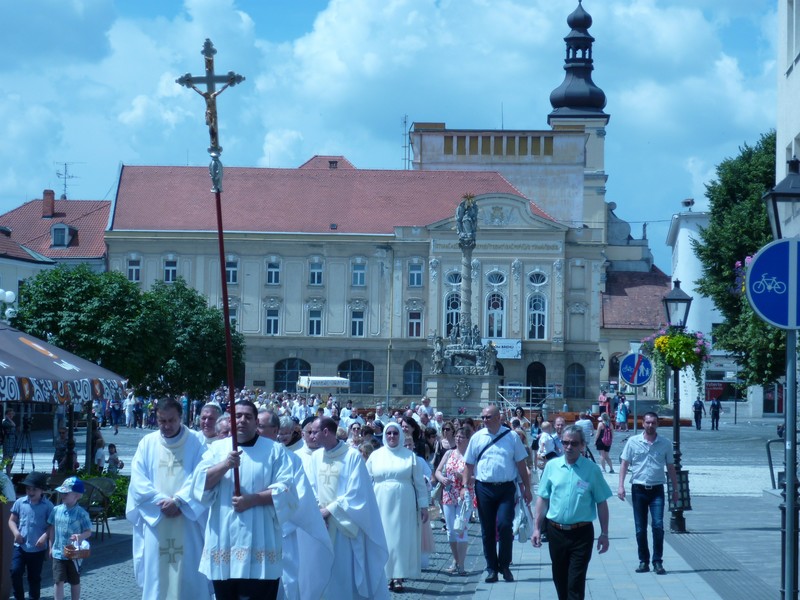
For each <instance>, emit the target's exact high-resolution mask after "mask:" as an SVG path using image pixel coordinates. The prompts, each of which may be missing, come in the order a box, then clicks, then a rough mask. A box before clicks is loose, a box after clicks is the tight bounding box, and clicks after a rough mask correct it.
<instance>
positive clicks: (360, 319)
mask: <svg viewBox="0 0 800 600" xmlns="http://www.w3.org/2000/svg"><path fill="white" fill-rule="evenodd" d="M366 322H367V314H366V311H365V310H364V309H357V310H353V311H351V312H350V336H351V337H364V335H365V331H366Z"/></svg>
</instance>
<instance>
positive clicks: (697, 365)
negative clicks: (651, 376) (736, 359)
mask: <svg viewBox="0 0 800 600" xmlns="http://www.w3.org/2000/svg"><path fill="white" fill-rule="evenodd" d="M641 352H642V353H643V354H645V355H647V356H649V357H650V358H651V359H653V361H654V363H655V365H656V375H657V377H658V379H660V380H662V381H663V378H664V376H665V375H666V367H670V368H671V369H677V370H679V371H680V370H681V369H685V368H687V367H688V368H690V369H691V370H692V376H693V377H694V380H695V381H696V382H697V385H698V386H702V384H703V370H704V365H705V363H707V362H708V361H709V360H711V344H710V343H709V342H708V341H707V340H706V339H705V336H704V335H703V333H702V332H701V331H679V330H675V329H670V330H667V329H661V330H659V331H658V332H656V333H654V334H653V335H650V336H648V337H646V338H645V339H643V340H642V347H641Z"/></svg>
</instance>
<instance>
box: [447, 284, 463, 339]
mask: <svg viewBox="0 0 800 600" xmlns="http://www.w3.org/2000/svg"><path fill="white" fill-rule="evenodd" d="M460 316H461V296H460V295H459V294H458V292H453V293H451V294H447V296H446V297H445V299H444V324H445V325H444V331H445V337H450V332H451V331H452V330H453V328H454V327H455V326H456V325H458V321H459V318H460Z"/></svg>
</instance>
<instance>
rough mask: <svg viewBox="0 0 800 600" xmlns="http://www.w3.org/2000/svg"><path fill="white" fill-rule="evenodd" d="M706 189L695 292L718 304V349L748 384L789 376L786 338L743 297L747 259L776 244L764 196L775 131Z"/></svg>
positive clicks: (725, 166) (728, 163)
mask: <svg viewBox="0 0 800 600" xmlns="http://www.w3.org/2000/svg"><path fill="white" fill-rule="evenodd" d="M716 174H717V178H716V179H715V180H714V181H712V182H711V183H709V184H708V185H707V186H706V197H707V198H708V200H709V203H710V215H709V224H708V227H706V228H705V229H703V230H702V231H701V232H700V239H699V240H695V241H693V244H692V245H693V248H694V251H695V254H696V255H697V257H698V259H699V260H700V263H701V264H702V269H703V277H702V278H701V279H700V280H699V281H697V282H695V283H696V286H697V290H698V291H699V292H700V293H701V294H702V295H703V296H705V297H707V298H710V299H712V300H713V301H714V304H715V306H716V307H717V308H718V309H719V311H720V312H721V313H722V316H723V317H724V321H723V322H722V323H721V324H720V325H719V326H717V327H716V328H715V329H714V345H715V347H717V348H722V349H724V350H727V351H728V352H731V353H732V354H733V355H734V356H736V358H737V362H738V363H739V365H740V367H741V378H742V379H743V380H744V382H745V384H747V385H758V384H767V383H771V382H774V381H775V380H776V379H777V378H778V377H779V376H781V375H783V374H784V372H785V364H786V357H785V354H786V353H785V349H786V336H785V334H784V333H783V332H782V331H781V330H780V329H776V328H775V327H772V326H771V325H768V324H767V323H765V322H764V321H762V320H761V319H760V318H759V317H758V316H757V315H756V314H755V313H754V312H753V310H752V308H750V305H749V303H748V302H747V297H746V295H745V294H744V292H743V290H744V279H743V278H744V273H745V263H746V259H747V257H751V256H753V255H754V254H755V253H756V252H757V251H758V250H759V249H760V248H761V247H762V246H764V245H765V244H767V243H769V242H770V241H772V234H771V232H770V227H769V220H768V218H767V212H766V209H765V208H764V203H763V202H762V201H761V197H762V196H763V195H764V193H765V192H766V191H767V190H769V189H770V188H772V187H773V186H774V185H775V132H774V131H770V132H769V133H765V134H763V135H762V136H761V138H760V139H759V140H758V142H757V143H756V145H755V146H752V147H751V146H749V145H747V144H745V145H744V146H743V147H741V148H740V149H739V155H738V156H737V157H735V158H727V159H725V160H723V161H722V162H721V163H720V164H719V165H718V166H717V170H716Z"/></svg>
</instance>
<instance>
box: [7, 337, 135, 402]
mask: <svg viewBox="0 0 800 600" xmlns="http://www.w3.org/2000/svg"><path fill="white" fill-rule="evenodd" d="M124 381H125V378H124V377H121V376H119V375H117V374H116V373H113V372H111V371H109V370H108V369H104V368H103V367H100V366H98V365H96V364H94V363H93V362H90V361H88V360H84V359H83V358H80V357H79V356H76V355H74V354H72V353H70V352H67V351H66V350H62V349H61V348H59V347H57V346H53V345H52V344H48V343H47V342H43V341H42V340H40V339H37V338H35V337H33V336H31V335H28V334H27V333H23V332H21V331H19V330H17V329H14V328H13V327H9V326H8V325H4V324H0V402H46V403H55V402H61V403H64V402H73V403H76V404H77V403H81V402H86V401H89V400H94V399H98V400H103V399H105V400H114V399H119V400H121V399H122V398H123V397H124V395H125V394H124V391H125V386H124V383H123V382H124Z"/></svg>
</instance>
